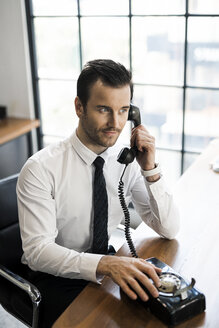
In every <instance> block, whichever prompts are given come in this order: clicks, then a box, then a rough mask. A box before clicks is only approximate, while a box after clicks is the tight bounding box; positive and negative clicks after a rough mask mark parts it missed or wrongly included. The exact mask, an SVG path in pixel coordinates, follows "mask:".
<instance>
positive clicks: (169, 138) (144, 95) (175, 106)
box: [133, 86, 182, 149]
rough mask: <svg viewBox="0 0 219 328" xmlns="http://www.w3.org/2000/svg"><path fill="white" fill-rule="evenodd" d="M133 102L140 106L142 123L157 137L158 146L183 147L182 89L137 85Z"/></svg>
mask: <svg viewBox="0 0 219 328" xmlns="http://www.w3.org/2000/svg"><path fill="white" fill-rule="evenodd" d="M133 103H134V104H136V105H137V106H139V108H140V110H141V117H142V123H143V124H144V125H145V126H146V127H147V128H148V130H149V132H150V133H151V134H152V135H153V136H154V137H155V138H156V145H157V146H159V147H168V148H174V149H181V133H182V90H181V89H176V88H165V87H163V88H162V87H148V86H135V89H134V100H133Z"/></svg>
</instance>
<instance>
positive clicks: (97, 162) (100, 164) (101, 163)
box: [93, 156, 105, 169]
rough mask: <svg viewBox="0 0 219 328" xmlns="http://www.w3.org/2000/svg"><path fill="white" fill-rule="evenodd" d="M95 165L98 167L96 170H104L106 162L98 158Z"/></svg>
mask: <svg viewBox="0 0 219 328" xmlns="http://www.w3.org/2000/svg"><path fill="white" fill-rule="evenodd" d="M93 163H94V166H95V167H96V169H103V165H104V163H105V161H104V159H103V158H102V157H100V156H97V158H96V159H95V161H94V162H93Z"/></svg>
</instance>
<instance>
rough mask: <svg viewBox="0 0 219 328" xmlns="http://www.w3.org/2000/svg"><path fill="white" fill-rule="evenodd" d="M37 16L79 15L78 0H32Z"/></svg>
mask: <svg viewBox="0 0 219 328" xmlns="http://www.w3.org/2000/svg"><path fill="white" fill-rule="evenodd" d="M32 3H33V14H34V15H35V16H42V15H44V16H51V15H55V16H56V15H58V16H61V15H77V14H78V7H77V0H62V1H60V0H32Z"/></svg>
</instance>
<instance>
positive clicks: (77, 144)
mask: <svg viewBox="0 0 219 328" xmlns="http://www.w3.org/2000/svg"><path fill="white" fill-rule="evenodd" d="M70 140H71V144H72V146H73V148H74V149H75V151H76V152H77V154H78V156H79V157H81V159H82V160H83V161H84V162H85V163H86V164H87V165H91V164H92V163H93V162H94V160H95V159H96V157H97V156H101V157H102V158H103V159H104V161H105V163H107V161H108V159H109V157H110V156H111V155H113V154H115V152H118V150H117V148H118V147H116V146H112V147H109V148H107V149H106V150H105V151H104V152H103V153H101V154H100V155H97V154H96V153H94V152H93V151H92V150H90V149H89V148H87V147H86V146H85V145H84V144H83V143H82V142H81V141H80V139H79V138H78V136H77V134H76V130H75V132H74V133H73V134H72V136H71V138H70Z"/></svg>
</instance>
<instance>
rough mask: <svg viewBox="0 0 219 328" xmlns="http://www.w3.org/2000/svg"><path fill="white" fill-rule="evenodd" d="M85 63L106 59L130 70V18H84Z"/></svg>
mask: <svg viewBox="0 0 219 328" xmlns="http://www.w3.org/2000/svg"><path fill="white" fill-rule="evenodd" d="M81 24H82V49H83V63H86V62H87V61H88V60H91V59H97V58H105V59H112V60H115V61H118V62H121V63H122V64H123V65H125V66H126V67H127V68H129V21H128V18H115V17H114V18H100V17H97V18H82V19H81Z"/></svg>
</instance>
